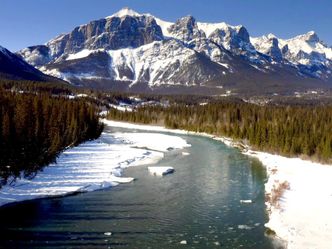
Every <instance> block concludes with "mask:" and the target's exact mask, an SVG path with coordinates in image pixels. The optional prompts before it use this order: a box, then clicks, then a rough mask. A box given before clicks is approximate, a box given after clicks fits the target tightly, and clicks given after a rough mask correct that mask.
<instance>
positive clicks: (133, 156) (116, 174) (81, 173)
mask: <svg viewBox="0 0 332 249" xmlns="http://www.w3.org/2000/svg"><path fill="white" fill-rule="evenodd" d="M188 146H190V145H189V144H187V142H186V141H185V140H184V139H182V138H180V137H177V136H170V135H164V134H156V133H147V132H141V133H122V132H121V133H103V134H102V135H101V137H100V138H98V139H96V140H93V141H88V142H85V143H83V144H80V145H79V146H77V147H73V148H70V149H68V150H66V151H64V152H62V153H61V154H60V156H59V157H58V159H57V163H54V164H50V165H48V166H47V167H45V168H44V169H43V170H42V171H41V172H38V174H37V175H36V176H35V177H34V178H33V179H31V180H28V179H23V178H21V179H18V180H17V181H16V182H15V183H14V184H13V185H5V186H3V187H2V189H1V190H0V206H3V205H6V204H9V203H14V202H20V201H26V200H32V199H40V198H47V197H56V196H65V195H69V194H73V193H79V192H88V191H94V190H98V189H103V188H108V187H112V186H116V185H118V184H120V183H128V182H131V181H133V180H134V178H132V177H122V173H123V169H124V168H127V167H131V166H138V165H151V164H155V163H157V162H158V161H159V160H161V159H162V158H163V157H164V153H166V152H167V151H168V150H169V149H182V148H185V147H188ZM147 172H148V171H147Z"/></svg>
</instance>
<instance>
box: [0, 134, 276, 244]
mask: <svg viewBox="0 0 332 249" xmlns="http://www.w3.org/2000/svg"><path fill="white" fill-rule="evenodd" d="M115 130H116V131H117V132H119V131H126V132H128V130H126V129H122V128H121V129H120V128H117V129H115V128H112V129H111V128H108V129H107V130H106V132H113V131H115ZM131 132H132V130H131ZM177 136H180V137H182V138H184V139H186V140H187V142H188V143H190V144H191V145H192V146H191V147H189V148H185V149H184V150H185V151H186V152H188V153H189V155H183V154H182V151H170V152H168V153H166V155H165V157H164V159H162V160H161V161H160V162H159V163H158V165H163V166H173V167H174V168H175V172H174V174H171V175H167V176H164V177H157V176H153V175H151V174H149V173H148V170H147V167H146V166H137V167H131V168H128V169H126V170H125V174H124V176H132V177H135V179H136V180H135V181H134V182H132V183H129V184H122V185H119V186H116V187H113V188H109V189H105V190H100V191H94V192H89V193H84V194H77V195H72V196H67V197H59V198H51V199H40V200H33V201H27V202H22V203H19V204H16V205H10V206H7V207H6V206H5V207H3V208H0V220H1V223H0V230H1V236H0V247H1V248H140V249H142V248H254V249H269V248H275V246H274V244H275V241H273V240H272V239H271V238H270V237H267V236H266V235H265V231H266V229H265V227H264V224H265V223H266V222H267V214H266V209H265V208H266V207H265V204H264V183H265V181H266V177H267V176H266V172H265V169H264V167H263V166H262V165H261V164H260V162H259V161H257V160H255V159H251V158H248V157H247V156H245V155H242V154H241V153H240V152H239V151H238V150H237V149H233V148H229V147H227V146H225V145H224V144H222V143H220V142H218V141H215V140H212V139H210V138H206V137H200V136H189V135H177ZM106 142H107V141H106ZM110 142H111V141H110ZM241 200H251V201H252V202H251V203H246V202H243V201H241Z"/></svg>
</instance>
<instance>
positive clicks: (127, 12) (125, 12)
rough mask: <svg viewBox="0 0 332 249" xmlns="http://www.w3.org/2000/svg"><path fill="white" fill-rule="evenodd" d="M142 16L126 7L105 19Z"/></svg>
mask: <svg viewBox="0 0 332 249" xmlns="http://www.w3.org/2000/svg"><path fill="white" fill-rule="evenodd" d="M141 15H142V14H140V13H138V12H136V11H135V10H133V9H130V8H128V7H124V8H123V9H121V10H119V11H118V12H116V13H115V14H113V15H111V16H108V17H106V18H112V17H120V18H121V17H124V16H141Z"/></svg>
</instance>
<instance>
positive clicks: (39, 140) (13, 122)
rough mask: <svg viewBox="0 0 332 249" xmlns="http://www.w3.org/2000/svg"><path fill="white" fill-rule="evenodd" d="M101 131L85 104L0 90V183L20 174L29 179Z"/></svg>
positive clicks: (94, 112) (60, 97) (94, 114)
mask: <svg viewBox="0 0 332 249" xmlns="http://www.w3.org/2000/svg"><path fill="white" fill-rule="evenodd" d="M32 86H33V84H32V85H31V87H32ZM50 89H51V88H50ZM60 89H61V87H60ZM102 128H103V127H102V125H101V124H100V123H99V117H98V113H97V109H96V107H95V106H94V105H93V104H92V103H89V102H87V101H85V100H81V99H68V98H67V97H65V96H63V95H54V94H51V93H48V92H47V91H39V92H38V93H37V92H36V93H33V92H22V91H12V90H11V91H9V90H8V89H4V88H3V87H1V86H0V155H1V156H0V178H2V180H3V182H2V183H5V182H6V179H7V178H8V177H9V176H14V177H17V176H19V175H20V174H21V172H24V174H25V176H32V175H33V174H34V173H35V172H37V171H38V170H40V169H42V167H43V166H45V165H46V164H48V163H50V162H52V161H54V160H55V159H56V156H57V155H58V153H59V152H61V151H62V150H63V149H65V148H66V147H67V146H72V145H76V144H79V143H81V142H83V141H86V140H89V139H94V138H97V137H98V136H99V135H100V133H101V131H102ZM0 185H1V184H0Z"/></svg>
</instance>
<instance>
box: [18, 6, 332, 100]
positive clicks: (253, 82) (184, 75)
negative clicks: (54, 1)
mask: <svg viewBox="0 0 332 249" xmlns="http://www.w3.org/2000/svg"><path fill="white" fill-rule="evenodd" d="M304 36H306V35H304ZM300 40H301V41H302V42H300ZM308 47H310V49H311V50H309V49H308ZM329 53H332V49H331V48H327V47H326V46H325V45H324V44H323V43H322V42H321V41H319V39H318V38H317V37H315V35H312V36H310V37H295V38H294V39H293V40H281V39H278V38H276V37H274V36H272V35H269V36H264V37H260V38H251V37H250V34H249V32H248V30H247V29H246V28H245V27H244V26H242V25H239V26H231V25H228V24H226V23H212V24H211V23H201V22H197V21H196V20H195V18H194V17H192V16H186V17H183V18H180V19H179V20H177V21H176V22H174V23H172V22H166V21H163V20H161V19H159V18H157V17H154V16H152V15H151V14H140V13H137V12H135V11H133V10H131V9H128V8H124V9H122V10H120V11H119V12H117V13H115V14H113V15H111V16H108V17H106V18H102V19H100V20H95V21H92V22H90V23H88V24H84V25H81V26H78V27H76V28H74V30H73V31H71V32H70V33H67V34H62V35H59V36H58V37H56V38H55V39H52V40H50V41H49V42H48V43H46V44H45V45H37V46H32V47H28V48H25V49H23V50H21V51H18V52H17V55H19V56H20V57H22V58H23V59H25V60H26V61H27V62H28V63H30V64H31V65H33V66H35V67H37V68H38V69H40V70H41V71H42V72H44V73H46V74H48V75H52V76H55V77H59V78H62V79H64V80H67V81H69V82H71V83H72V84H74V85H84V86H89V87H98V88H108V89H113V90H121V91H154V92H169V93H183V92H190V93H209V94H219V93H225V92H226V91H232V92H249V91H250V92H268V93H274V92H293V91H295V90H303V89H313V88H315V89H316V88H324V87H329V86H331V85H332V84H331V82H332V77H331V76H330V69H331V64H330V59H329V58H330V57H331V55H330V54H329ZM327 54H328V55H327Z"/></svg>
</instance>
